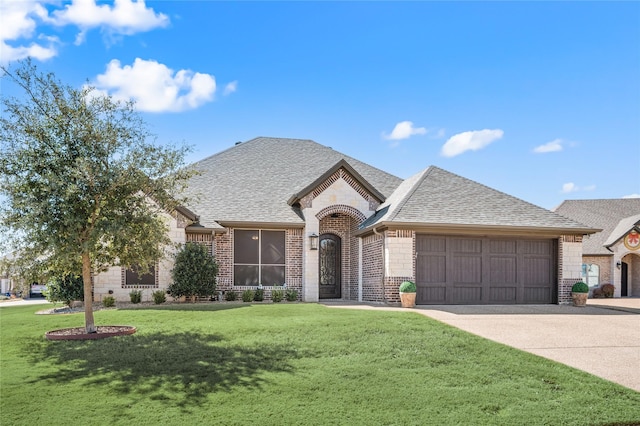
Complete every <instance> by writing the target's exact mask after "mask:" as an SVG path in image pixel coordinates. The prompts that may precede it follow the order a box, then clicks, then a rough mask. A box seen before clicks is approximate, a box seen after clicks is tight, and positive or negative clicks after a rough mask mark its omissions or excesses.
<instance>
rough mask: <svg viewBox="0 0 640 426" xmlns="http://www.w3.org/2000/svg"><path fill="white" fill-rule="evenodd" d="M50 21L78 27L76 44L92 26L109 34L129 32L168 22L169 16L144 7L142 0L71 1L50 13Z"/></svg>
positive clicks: (147, 29)
mask: <svg viewBox="0 0 640 426" xmlns="http://www.w3.org/2000/svg"><path fill="white" fill-rule="evenodd" d="M52 18H53V23H54V24H56V25H59V26H65V25H75V26H77V27H79V28H80V30H81V31H80V33H79V34H78V36H77V37H76V44H80V43H81V42H82V41H84V37H85V34H86V32H87V31H88V30H90V29H92V28H102V29H103V30H104V31H105V32H106V33H108V34H121V35H132V34H135V33H138V32H144V31H149V30H152V29H154V28H158V27H166V26H167V25H169V18H168V17H167V15H165V14H163V13H156V12H154V10H153V9H151V8H147V7H146V5H145V2H144V0H115V1H114V3H113V7H111V6H109V5H107V4H102V5H97V4H96V2H95V0H73V1H72V2H71V4H68V5H67V6H66V7H65V8H64V9H62V10H56V11H55V12H53V13H52Z"/></svg>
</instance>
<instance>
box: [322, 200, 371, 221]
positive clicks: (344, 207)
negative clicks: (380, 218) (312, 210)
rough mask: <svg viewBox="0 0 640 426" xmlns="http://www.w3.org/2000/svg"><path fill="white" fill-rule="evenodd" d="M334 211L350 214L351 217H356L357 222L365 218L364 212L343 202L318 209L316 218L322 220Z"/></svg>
mask: <svg viewBox="0 0 640 426" xmlns="http://www.w3.org/2000/svg"><path fill="white" fill-rule="evenodd" d="M334 213H343V214H346V215H348V216H351V217H352V218H354V219H356V220H357V221H358V223H362V222H364V221H365V219H366V218H367V217H366V216H365V215H364V213H362V212H361V211H360V210H358V209H355V208H353V207H351V206H347V205H344V204H336V205H333V206H328V207H325V208H324V209H322V210H320V211H319V212H318V213H317V214H316V218H318V220H322V219H324V218H325V217H327V216H329V215H332V214H334Z"/></svg>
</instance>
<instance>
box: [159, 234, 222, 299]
mask: <svg viewBox="0 0 640 426" xmlns="http://www.w3.org/2000/svg"><path fill="white" fill-rule="evenodd" d="M217 275H218V265H217V263H216V260H215V259H214V257H213V256H211V255H210V254H209V250H207V247H205V246H204V245H202V244H198V243H191V242H189V243H186V244H185V245H184V247H182V249H181V250H180V251H178V252H177V253H176V255H175V262H174V267H173V271H171V276H172V278H173V283H172V284H171V285H170V286H169V291H170V292H171V295H172V296H173V297H175V298H179V297H182V296H186V297H193V296H203V297H206V296H212V295H213V294H214V293H215V291H216V276H217Z"/></svg>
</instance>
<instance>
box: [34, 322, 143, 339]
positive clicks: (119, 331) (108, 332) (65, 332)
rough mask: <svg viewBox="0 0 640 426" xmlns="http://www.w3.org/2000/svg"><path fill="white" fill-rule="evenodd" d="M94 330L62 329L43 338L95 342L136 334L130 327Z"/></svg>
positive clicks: (107, 326) (46, 334)
mask: <svg viewBox="0 0 640 426" xmlns="http://www.w3.org/2000/svg"><path fill="white" fill-rule="evenodd" d="M96 330H97V332H96V333H85V328H84V327H74V328H63V329H60V330H52V331H47V332H46V333H45V335H44V336H45V338H46V339H47V340H96V339H105V338H107V337H115V336H126V335H129V334H133V333H135V332H136V328H135V327H132V326H130V325H99V326H97V327H96Z"/></svg>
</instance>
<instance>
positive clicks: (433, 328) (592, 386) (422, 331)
mask: <svg viewBox="0 0 640 426" xmlns="http://www.w3.org/2000/svg"><path fill="white" fill-rule="evenodd" d="M43 308H44V306H39V307H34V306H27V307H10V308H1V309H0V326H1V327H0V329H1V331H0V333H1V334H0V338H1V340H0V345H1V347H0V355H1V359H0V416H1V417H0V424H2V425H3V426H5V425H6V426H8V425H30V426H35V425H56V424H60V425H64V424H73V425H100V424H105V425H134V424H135V425H145V424H149V425H156V426H160V425H181V424H184V425H194V424H206V425H212V424H223V425H240V424H247V425H288V424H291V425H412V424H415V425H429V424H434V425H456V424H461V425H468V424H497V425H523V424H524V425H528V424H531V425H605V424H607V425H613V424H618V425H621V424H636V423H637V422H638V421H640V393H638V392H635V391H632V390H630V389H627V388H624V387H622V386H619V385H616V384H613V383H610V382H607V381H604V380H601V379H599V378H597V377H594V376H591V375H589V374H587V373H584V372H581V371H577V370H574V369H571V368H569V367H566V366H564V365H561V364H557V363H554V362H552V361H548V360H545V359H543V358H539V357H536V356H534V355H531V354H527V353H524V352H520V351H517V350H515V349H511V348H508V347H506V346H503V345H499V344H496V343H493V342H490V341H487V340H484V339H481V338H479V337H476V336H473V335H470V334H468V333H465V332H463V331H459V330H457V329H454V328H451V327H449V326H446V325H444V324H441V323H439V322H436V321H434V320H431V319H429V318H426V317H423V316H421V315H419V314H416V313H402V312H383V311H358V310H344V309H330V308H327V307H324V306H321V305H314V304H278V305H272V304H260V305H249V304H222V305H215V304H211V305H200V304H198V305H180V306H176V305H172V306H153V307H150V308H149V309H135V310H105V311H98V312H96V313H95V318H96V324H98V325H109V324H114V325H134V326H136V327H137V328H138V332H137V333H136V334H134V335H131V336H123V337H117V338H110V339H105V340H96V341H82V342H77V341H76V342H73V341H55V342H49V341H46V340H45V339H44V338H43V334H44V333H45V331H47V330H53V329H57V328H65V327H77V326H81V325H82V323H83V319H84V317H83V314H72V315H34V312H36V311H37V310H39V309H43ZM607 362H615V360H609V361H607ZM630 368H632V367H631V366H630ZM634 422H636V423H634Z"/></svg>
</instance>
